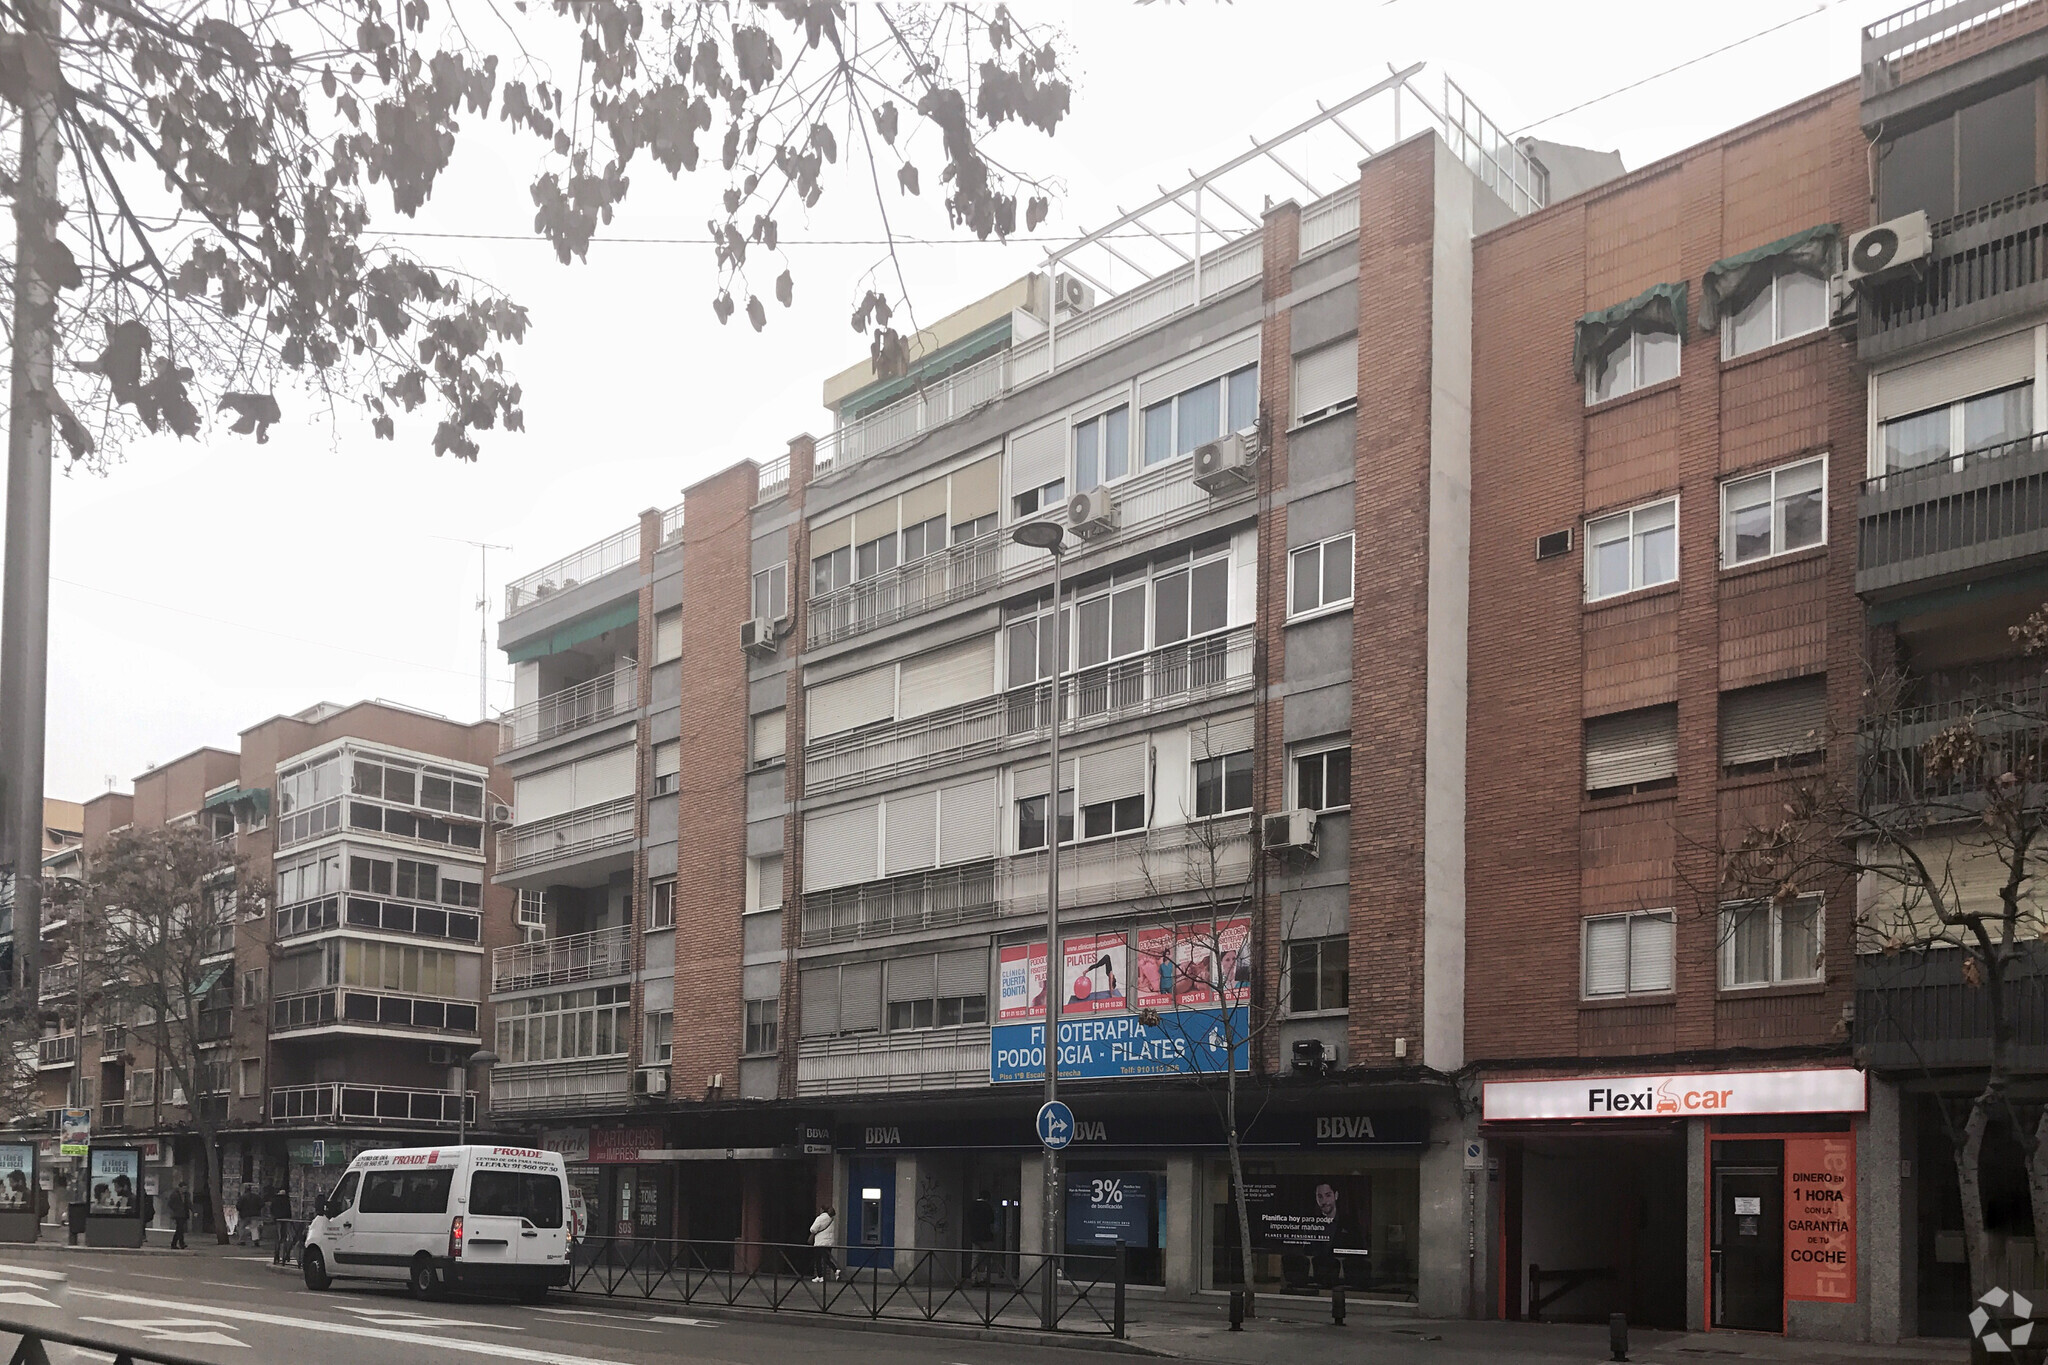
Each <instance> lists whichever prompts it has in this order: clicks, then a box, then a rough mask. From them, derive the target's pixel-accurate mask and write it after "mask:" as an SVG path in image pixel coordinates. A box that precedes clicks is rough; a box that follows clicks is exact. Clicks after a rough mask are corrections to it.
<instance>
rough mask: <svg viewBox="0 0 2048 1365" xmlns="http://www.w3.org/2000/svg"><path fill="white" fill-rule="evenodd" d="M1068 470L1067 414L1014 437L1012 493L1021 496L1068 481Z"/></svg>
mask: <svg viewBox="0 0 2048 1365" xmlns="http://www.w3.org/2000/svg"><path fill="white" fill-rule="evenodd" d="M1066 472H1067V422H1066V419H1065V418H1064V417H1062V418H1060V419H1058V420H1057V421H1052V422H1047V423H1044V424H1043V425H1041V426H1038V427H1034V428H1033V429H1032V430H1030V431H1026V432H1020V433H1018V434H1017V435H1015V436H1012V437H1011V438H1010V496H1011V497H1013V498H1014V497H1020V496H1023V495H1026V494H1029V493H1033V492H1036V491H1037V490H1039V489H1042V488H1044V487H1046V486H1047V485H1049V484H1055V483H1064V481H1065V479H1066Z"/></svg>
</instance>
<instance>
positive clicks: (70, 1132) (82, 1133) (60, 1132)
mask: <svg viewBox="0 0 2048 1365" xmlns="http://www.w3.org/2000/svg"><path fill="white" fill-rule="evenodd" d="M91 1145H92V1110H90V1109H66V1110H65V1111H64V1117H63V1119H62V1121H61V1122H60V1123H59V1124H58V1127H57V1154H58V1155H59V1156H84V1155H85V1153H86V1149H87V1148H88V1147H90V1146H91Z"/></svg>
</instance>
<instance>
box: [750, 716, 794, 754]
mask: <svg viewBox="0 0 2048 1365" xmlns="http://www.w3.org/2000/svg"><path fill="white" fill-rule="evenodd" d="M787 718H788V713H787V712H785V711H765V712H763V713H762V714H760V715H758V716H755V717H754V762H756V763H766V762H767V761H768V760H769V759H772V758H781V757H782V754H783V750H784V749H786V748H788V747H789V725H788V719H787Z"/></svg>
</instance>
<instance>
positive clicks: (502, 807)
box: [491, 801, 512, 825]
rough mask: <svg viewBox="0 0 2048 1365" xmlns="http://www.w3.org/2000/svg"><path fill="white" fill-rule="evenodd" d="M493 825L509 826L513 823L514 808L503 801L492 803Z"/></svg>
mask: <svg viewBox="0 0 2048 1365" xmlns="http://www.w3.org/2000/svg"><path fill="white" fill-rule="evenodd" d="M491 823H492V824H494V825H509V824H511V823H512V808H511V807H510V806H508V805H506V804H505V803H504V802H503V801H493V802H491Z"/></svg>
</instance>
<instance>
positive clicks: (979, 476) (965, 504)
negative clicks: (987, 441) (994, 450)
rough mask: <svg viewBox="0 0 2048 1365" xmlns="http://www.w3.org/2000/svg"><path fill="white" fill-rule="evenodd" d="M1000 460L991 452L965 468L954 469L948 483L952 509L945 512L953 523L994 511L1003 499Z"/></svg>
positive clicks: (977, 518) (970, 522)
mask: <svg viewBox="0 0 2048 1365" xmlns="http://www.w3.org/2000/svg"><path fill="white" fill-rule="evenodd" d="M1002 481H1003V462H1002V459H1001V457H999V456H994V455H991V456H990V457H989V458H988V459H986V460H981V461H978V462H977V463H975V464H971V465H969V466H967V467H966V468H965V469H956V470H954V471H953V474H952V477H951V478H950V479H948V480H947V484H948V487H949V489H950V490H951V494H952V504H953V505H952V509H951V511H949V512H948V513H947V515H948V516H950V517H952V519H953V524H954V525H955V526H961V525H969V524H972V523H974V522H977V521H979V520H980V519H981V518H983V517H990V516H994V515H995V514H996V511H997V508H998V505H999V504H1000V503H1001V501H1002Z"/></svg>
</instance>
